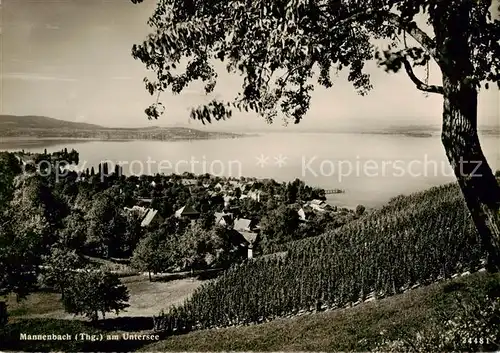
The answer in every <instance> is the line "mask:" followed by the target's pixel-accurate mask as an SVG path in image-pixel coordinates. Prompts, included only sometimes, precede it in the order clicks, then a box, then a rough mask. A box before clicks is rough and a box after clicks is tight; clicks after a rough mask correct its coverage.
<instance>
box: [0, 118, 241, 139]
mask: <svg viewBox="0 0 500 353" xmlns="http://www.w3.org/2000/svg"><path fill="white" fill-rule="evenodd" d="M242 136H244V135H241V134H234V133H229V132H217V131H201V130H196V129H191V128H186V127H158V126H149V127H143V128H112V127H104V126H100V125H95V124H88V123H79V122H72V121H66V120H59V119H54V118H48V117H45V116H34V115H30V116H16V115H0V137H22V138H79V139H99V140H201V139H215V138H236V137H242Z"/></svg>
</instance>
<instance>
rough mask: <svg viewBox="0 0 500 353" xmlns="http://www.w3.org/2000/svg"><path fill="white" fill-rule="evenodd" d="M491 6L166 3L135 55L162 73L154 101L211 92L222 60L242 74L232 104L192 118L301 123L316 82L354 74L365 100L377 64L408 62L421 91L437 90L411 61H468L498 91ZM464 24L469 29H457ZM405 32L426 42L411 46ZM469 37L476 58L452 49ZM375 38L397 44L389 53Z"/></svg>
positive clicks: (390, 0) (477, 77) (399, 0)
mask: <svg viewBox="0 0 500 353" xmlns="http://www.w3.org/2000/svg"><path fill="white" fill-rule="evenodd" d="M132 2H133V3H140V2H142V0H132ZM490 5H491V1H488V0H482V1H473V0H465V1H464V0H454V1H451V2H446V3H444V2H442V1H437V0H418V1H413V0H412V1H410V0H369V1H338V0H333V1H332V0H312V1H305V0H283V1H267V0H256V1H252V2H248V1H243V0H231V1H220V0H211V1H202V0H191V1H177V0H161V1H158V5H157V7H156V10H155V11H154V13H153V15H152V16H151V18H150V19H149V22H148V24H149V25H150V26H151V28H152V30H153V33H151V34H150V35H149V36H148V38H147V39H146V40H145V41H144V42H143V43H142V44H140V45H134V46H133V48H132V54H133V56H134V58H136V59H139V60H141V61H142V62H143V63H144V64H145V65H146V67H147V68H149V69H151V70H153V71H154V72H155V73H156V76H157V77H156V81H153V82H152V81H149V80H148V79H145V80H144V82H145V85H146V89H147V90H148V91H149V92H150V93H151V95H154V94H156V93H158V94H159V93H160V92H162V91H166V90H167V89H169V90H171V91H172V92H173V93H179V92H181V91H182V90H183V89H185V88H186V87H187V86H188V85H189V84H190V83H191V82H193V81H197V80H200V81H202V82H203V83H204V85H205V92H206V93H207V94H209V93H211V92H213V91H214V89H215V88H216V83H217V72H216V70H215V66H214V62H215V61H221V62H224V63H226V69H227V71H228V72H230V73H235V72H239V73H240V74H241V75H242V76H243V77H244V83H243V85H242V88H241V91H240V92H239V93H238V96H237V97H235V99H234V100H233V101H230V102H221V101H218V100H215V99H214V100H212V101H210V102H209V103H208V104H206V105H205V106H202V107H199V108H195V109H193V111H192V113H191V116H192V117H193V118H196V119H200V120H201V121H203V122H205V121H207V122H211V121H212V120H219V119H225V118H228V117H230V116H231V115H232V109H233V108H237V109H239V110H244V111H249V110H252V111H255V112H257V113H258V114H259V115H261V116H262V117H264V118H265V119H266V120H267V121H272V120H273V119H275V118H276V117H278V115H279V114H282V115H283V116H284V117H285V119H287V120H292V121H294V122H295V123H298V122H299V121H300V120H301V119H302V117H303V116H304V115H305V113H306V112H307V110H308V108H309V104H310V93H311V91H312V90H313V84H312V82H313V81H312V80H313V78H315V79H316V81H317V83H318V84H319V85H322V86H324V87H330V86H332V85H333V82H332V74H333V73H334V72H337V73H338V72H339V71H341V70H342V69H344V68H348V69H349V75H348V79H349V81H350V82H352V84H353V86H354V87H355V88H356V89H357V90H358V92H359V93H360V94H366V93H367V91H368V90H370V89H371V88H372V86H371V84H370V77H369V75H368V74H367V73H366V72H364V65H365V62H366V61H368V60H371V59H378V61H379V65H380V66H385V67H386V69H387V70H390V71H397V70H399V68H401V67H403V66H405V68H406V69H407V72H408V73H409V75H410V78H412V80H414V82H415V83H416V86H417V88H419V89H422V90H427V91H435V92H436V93H439V91H440V90H439V89H436V88H435V86H432V87H431V86H428V85H426V84H425V85H424V84H423V83H422V82H419V80H418V79H417V78H416V77H414V75H413V76H412V73H413V71H412V67H411V64H410V62H413V64H414V65H427V63H428V62H429V61H430V60H431V59H433V60H434V61H436V62H437V64H438V65H439V66H440V67H441V69H442V70H443V71H444V72H448V73H450V71H452V70H451V69H452V68H457V66H456V65H455V64H456V63H455V61H456V60H458V59H457V58H458V57H461V56H463V55H468V57H470V59H471V63H472V65H473V66H474V69H473V75H472V77H470V78H469V79H470V80H473V81H474V82H473V83H474V84H475V85H476V86H479V84H480V82H482V81H488V82H495V83H498V84H499V85H500V80H499V79H500V59H499V57H500V44H499V41H498V40H499V33H500V21H498V20H494V21H493V20H492V19H491V14H490V12H489V11H488V9H489V6H490ZM417 17H423V18H425V19H426V20H427V23H428V24H429V25H430V26H431V28H432V29H433V30H434V32H435V35H436V37H435V38H431V37H430V36H428V35H427V34H426V33H425V32H424V31H422V30H421V29H420V28H418V27H417V25H416V23H415V20H416V19H417ZM464 20H466V22H465V23H467V26H465V25H462V27H460V28H457V27H456V26H457V25H459V23H462V24H463V23H464ZM402 33H404V34H405V35H406V34H408V35H409V36H411V37H413V39H415V40H416V41H417V43H418V44H419V46H418V47H408V45H407V43H406V37H402V36H401V34H402ZM462 35H465V36H467V38H468V43H469V44H470V51H469V52H468V53H464V52H458V51H457V50H459V48H457V47H456V45H455V44H454V43H453V39H454V38H458V37H460V36H462ZM373 38H375V39H385V40H387V41H388V42H389V46H388V47H389V48H388V49H387V50H385V51H384V54H383V55H382V54H381V51H380V50H378V48H377V47H376V46H375V44H374V42H373V41H372V40H371V39H373ZM442 42H444V43H445V44H444V45H441V44H442ZM438 44H440V45H438ZM454 45H455V46H454ZM461 50H462V51H463V50H465V48H462V49H461ZM455 74H459V73H457V72H455ZM163 110H164V107H163V106H162V105H161V103H160V102H158V101H157V102H156V103H154V104H153V105H152V106H151V107H149V108H148V109H146V113H147V115H148V117H149V118H158V117H159V115H160V114H161V113H162V111H163Z"/></svg>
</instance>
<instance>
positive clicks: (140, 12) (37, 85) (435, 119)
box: [0, 0, 500, 131]
mask: <svg viewBox="0 0 500 353" xmlns="http://www.w3.org/2000/svg"><path fill="white" fill-rule="evenodd" d="M155 5H156V1H155V0H145V2H144V3H142V4H139V5H134V4H132V3H131V2H130V0H0V11H1V12H0V18H1V26H0V28H1V56H0V59H1V67H0V70H1V72H0V74H1V86H0V89H1V91H0V94H1V96H0V98H1V99H0V111H1V113H2V114H14V115H43V116H48V117H52V118H56V119H63V120H69V121H78V122H87V123H93V124H99V125H103V126H127V127H128V126H172V125H185V126H191V127H193V128H202V127H203V125H201V123H200V122H198V121H193V120H190V118H189V109H190V108H191V107H195V106H198V105H200V104H203V103H204V102H207V101H208V100H209V98H208V97H206V96H205V95H204V93H203V90H202V86H201V85H196V84H195V85H192V86H190V87H189V89H188V90H187V91H185V92H184V93H182V94H180V95H176V96H173V95H172V94H168V93H165V94H164V95H163V98H162V101H163V102H164V104H165V105H166V107H167V110H166V113H165V115H163V116H162V117H161V118H160V119H159V120H158V121H148V120H147V118H146V116H145V114H144V109H145V108H146V107H147V106H149V104H150V103H152V102H153V101H154V99H153V97H151V96H150V95H149V93H147V92H146V90H145V88H144V84H143V82H142V79H143V77H144V76H145V75H146V74H147V72H146V69H145V67H144V65H143V64H142V63H141V62H140V61H136V60H134V59H133V58H132V56H131V48H132V45H133V44H139V43H141V42H142V41H143V40H144V39H145V38H146V36H147V34H148V33H149V31H150V28H149V27H148V26H147V24H146V21H147V20H148V18H149V16H150V15H151V13H152V11H153V9H154V7H155ZM221 68H222V66H221ZM367 71H368V73H370V74H371V79H372V83H373V85H374V87H375V88H374V90H373V91H371V92H370V93H369V95H368V96H365V97H361V96H359V95H357V93H356V92H355V91H354V89H353V88H352V86H351V84H350V83H349V82H347V80H346V78H345V76H346V75H345V74H341V76H340V77H339V78H338V79H337V80H336V81H335V84H334V87H332V88H330V89H324V88H317V89H316V90H315V92H314V93H313V95H312V101H311V109H310V111H309V112H308V114H307V116H306V117H305V119H304V120H303V121H302V122H301V123H300V124H299V126H294V125H293V124H291V125H289V126H288V127H287V129H291V130H311V129H313V130H315V129H319V130H324V129H337V128H341V129H345V128H348V129H350V128H354V129H356V128H362V127H363V128H366V127H369V128H372V127H373V128H379V127H384V126H391V125H420V124H435V125H439V123H440V119H441V112H442V97H441V96H439V95H433V94H431V95H429V96H428V97H426V95H425V93H423V92H421V91H418V90H417V89H416V88H415V87H414V84H413V83H412V82H411V81H410V80H409V78H408V77H407V76H406V74H405V73H403V72H401V73H398V74H387V73H385V72H384V71H383V70H382V69H379V68H377V67H376V65H375V64H370V65H369V66H368V70H367ZM417 72H418V73H419V74H420V77H424V74H423V73H422V72H421V71H420V72H419V71H417ZM219 75H220V76H219V80H218V84H217V88H216V90H215V92H216V94H217V95H220V96H222V97H228V98H229V97H232V96H234V92H236V91H237V90H238V89H239V88H240V82H241V81H240V80H241V78H240V77H238V76H236V75H229V74H227V73H225V72H224V71H223V70H220V72H219ZM430 83H432V84H440V83H441V79H440V76H439V75H438V74H437V70H435V68H432V69H431V75H430ZM499 104H500V94H499V91H498V90H497V89H492V90H489V91H485V92H481V93H480V96H479V108H478V109H479V116H480V118H479V123H480V124H481V125H500V121H499V120H500V113H499V109H500V105H499ZM209 128H211V129H215V130H235V131H241V130H265V129H268V128H271V129H278V130H282V129H283V128H284V127H283V124H282V122H281V121H279V120H278V121H276V122H275V123H274V124H273V126H271V127H269V126H268V125H267V124H266V123H265V122H264V120H263V119H262V118H259V117H258V116H257V115H255V114H248V113H247V114H243V113H236V114H235V116H234V118H232V119H231V120H229V121H224V122H217V123H215V124H213V125H212V126H210V127H209Z"/></svg>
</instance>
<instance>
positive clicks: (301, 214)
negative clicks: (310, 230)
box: [297, 208, 307, 222]
mask: <svg viewBox="0 0 500 353" xmlns="http://www.w3.org/2000/svg"><path fill="white" fill-rule="evenodd" d="M297 213H298V215H299V220H300V221H301V222H307V217H306V212H305V211H304V209H303V208H300V209H299V210H298V211H297Z"/></svg>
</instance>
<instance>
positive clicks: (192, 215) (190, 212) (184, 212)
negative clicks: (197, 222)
mask: <svg viewBox="0 0 500 353" xmlns="http://www.w3.org/2000/svg"><path fill="white" fill-rule="evenodd" d="M199 216H200V212H198V211H196V210H195V209H194V208H193V206H190V205H186V206H183V207H181V208H179V209H178V210H177V211H175V217H177V218H184V217H185V218H189V219H196V218H198V217H199Z"/></svg>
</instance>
